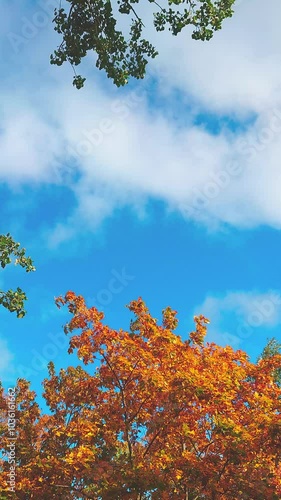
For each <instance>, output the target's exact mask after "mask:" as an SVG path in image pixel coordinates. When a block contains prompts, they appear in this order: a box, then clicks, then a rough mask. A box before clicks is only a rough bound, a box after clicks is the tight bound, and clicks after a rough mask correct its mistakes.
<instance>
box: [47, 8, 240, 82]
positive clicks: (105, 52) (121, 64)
mask: <svg viewBox="0 0 281 500" xmlns="http://www.w3.org/2000/svg"><path fill="white" fill-rule="evenodd" d="M66 1H67V2H68V4H69V8H68V9H67V8H66V9H65V8H63V7H62V6H61V4H60V7H59V8H58V9H55V17H54V20H53V22H54V24H55V28H54V29H55V31H56V32H57V33H58V34H59V35H62V42H61V44H60V45H59V47H58V48H57V49H56V50H55V51H54V54H52V55H51V64H56V65H57V66H61V65H62V64H63V63H64V62H66V61H68V62H69V63H70V64H71V65H72V67H73V70H74V75H75V76H74V79H73V85H74V86H75V87H76V88H78V89H79V88H81V87H83V85H84V82H85V78H83V77H82V76H81V75H77V74H76V71H75V66H78V65H79V64H80V63H81V60H82V59H83V58H84V57H85V56H86V55H87V53H88V52H89V51H93V52H94V53H95V54H96V56H97V60H96V67H97V68H98V69H104V70H105V72H106V74H107V76H108V78H111V79H112V80H113V82H114V84H115V85H117V86H118V87H119V86H122V85H125V84H126V83H128V79H129V78H130V77H134V78H137V79H140V78H144V76H145V73H146V65H147V63H148V58H155V57H156V56H157V55H158V52H157V50H156V48H155V47H154V46H153V45H152V44H151V43H150V42H149V41H148V40H146V39H145V38H143V28H145V26H144V24H143V21H142V19H141V17H140V16H139V15H138V13H137V10H136V7H135V6H136V5H137V6H138V4H139V3H140V0H117V6H114V5H113V3H112V2H111V1H110V0H66ZM234 1H235V0H216V1H211V0H196V1H194V0H168V1H167V0H166V2H163V4H164V5H163V6H162V5H160V4H159V3H158V2H156V1H155V0H149V3H151V4H154V5H155V6H156V8H157V10H156V12H154V13H153V25H154V28H155V30H156V31H164V30H165V29H167V28H168V30H169V31H171V32H172V34H173V35H178V34H179V33H180V32H181V31H182V29H183V28H185V27H186V26H189V25H190V26H192V27H193V31H192V35H191V36H192V38H193V39H195V40H203V41H205V40H210V39H211V38H212V36H213V34H214V32H215V31H217V30H219V29H221V26H222V22H223V21H224V19H226V18H229V17H231V16H232V14H233V10H232V6H233V4H234ZM165 3H167V5H165ZM119 14H120V15H121V16H122V15H124V14H125V15H127V16H128V15H130V16H132V17H131V18H130V21H129V22H130V25H129V35H128V37H125V35H124V33H123V32H122V31H121V30H119V29H117V23H118V19H119V18H120V17H121V16H119Z"/></svg>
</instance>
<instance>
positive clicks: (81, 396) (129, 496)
mask: <svg viewBox="0 0 281 500" xmlns="http://www.w3.org/2000/svg"><path fill="white" fill-rule="evenodd" d="M57 305H58V306H59V307H60V306H62V305H67V307H68V308H69V311H70V313H71V314H72V318H71V321H70V322H69V323H68V324H67V325H66V327H65V332H66V333H67V334H69V335H71V338H70V346H69V352H73V350H74V349H76V350H77V354H78V357H79V359H80V360H83V363H84V364H85V365H90V364H91V368H90V367H89V368H88V370H87V371H86V369H84V368H82V367H80V366H78V367H77V368H73V367H69V368H68V369H66V370H60V372H59V373H58V374H57V373H56V372H55V368H54V365H53V364H52V363H50V365H49V378H47V379H46V380H45V381H44V391H45V392H44V397H45V399H46V402H47V404H48V406H49V408H50V414H49V415H48V414H46V415H42V414H41V413H40V411H39V408H38V405H37V404H36V402H35V399H34V398H35V395H34V393H32V392H31V391H30V390H29V387H28V384H27V382H25V381H23V380H20V381H18V385H17V389H16V392H17V460H18V463H17V491H16V493H15V494H13V493H7V497H6V498H11V499H13V498H18V499H22V500H27V499H38V500H39V499H40V500H44V499H46V500H49V499H66V500H67V499H83V498H89V499H95V500H145V499H149V500H157V499H159V500H160V499H161V500H165V499H167V500H168V499H169V500H170V499H180V500H205V499H210V500H231V499H232V500H239V499H240V500H267V499H268V500H273V499H276V500H277V499H279V498H280V497H281V461H280V456H281V436H280V426H281V417H280V409H281V397H280V396H281V390H280V388H278V386H277V384H276V383H274V378H273V370H274V369H275V368H276V367H278V366H280V361H281V360H280V356H275V357H274V358H271V359H270V361H268V360H261V361H260V362H259V363H257V364H252V363H250V362H249V360H248V357H247V355H246V354H245V353H244V352H242V351H234V350H233V349H232V348H231V347H220V346H218V345H216V344H213V343H211V344H204V337H205V334H206V326H205V325H206V324H207V323H208V320H207V319H206V318H204V317H203V316H199V317H196V318H195V323H196V330H195V331H194V332H192V333H191V334H190V338H189V340H187V341H183V340H182V339H181V338H180V337H179V336H178V335H176V334H175V333H174V329H175V328H176V327H177V319H176V312H175V311H173V310H172V309H171V308H167V309H165V310H164V311H163V321H162V324H161V325H158V324H157V321H156V320H155V319H154V318H153V317H152V316H151V315H150V313H149V311H148V309H147V307H146V306H145V304H144V302H143V301H142V300H141V299H138V300H137V301H133V302H131V303H130V305H129V306H128V307H129V309H130V311H131V312H133V313H134V315H135V320H134V321H133V322H132V323H131V329H130V331H128V332H127V331H123V330H119V331H116V330H112V329H111V328H109V327H108V326H106V325H104V324H103V322H102V320H103V314H102V313H100V312H99V311H97V309H96V308H94V307H92V308H87V307H86V305H85V302H84V299H83V298H82V297H81V296H76V295H75V294H74V293H73V292H68V293H67V294H66V296H65V297H64V298H62V297H60V298H59V299H57ZM76 330H78V333H77V332H76V334H75V335H73V333H74V331H76ZM5 398H6V395H5V394H4V393H2V396H1V408H2V409H3V410H4V408H5V403H6V401H5ZM4 413H5V412H3V415H4ZM1 422H2V423H1V435H0V436H1V437H0V440H1V448H2V450H7V443H8V441H7V432H6V430H5V429H6V427H5V418H2V421H1ZM7 473H8V464H7V460H5V458H4V459H2V461H1V463H0V488H2V490H5V489H7V484H8V483H7Z"/></svg>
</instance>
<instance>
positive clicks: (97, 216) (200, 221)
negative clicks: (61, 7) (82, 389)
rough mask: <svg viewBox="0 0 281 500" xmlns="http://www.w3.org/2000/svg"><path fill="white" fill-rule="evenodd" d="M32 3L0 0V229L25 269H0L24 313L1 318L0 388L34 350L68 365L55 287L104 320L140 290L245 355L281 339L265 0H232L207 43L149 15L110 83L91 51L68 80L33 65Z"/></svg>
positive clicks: (271, 49)
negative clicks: (150, 52) (143, 60)
mask: <svg viewBox="0 0 281 500" xmlns="http://www.w3.org/2000/svg"><path fill="white" fill-rule="evenodd" d="M47 4H48V5H49V6H52V5H55V4H56V0H50V1H49V3H47ZM42 5H43V2H41V3H40V2H35V1H31V0H30V1H27V0H25V1H22V2H20V3H19V2H18V1H17V2H16V1H11V0H9V1H5V0H4V1H2V2H1V6H0V38H1V44H0V54H1V60H2V63H3V69H2V76H1V82H0V99H1V103H0V104H1V105H0V150H1V156H0V183H1V184H0V196H1V220H0V232H1V234H2V233H7V232H10V233H11V234H12V235H13V236H14V238H15V239H16V240H17V241H20V242H21V243H22V245H24V246H25V247H26V248H27V251H28V254H30V255H32V257H33V258H34V261H35V264H36V268H37V271H36V273H33V274H32V275H26V274H24V273H23V272H21V270H20V269H17V268H14V267H10V268H7V269H5V270H4V271H2V272H1V275H0V285H1V286H0V288H1V289H4V290H5V289H7V288H11V287H14V286H21V287H22V288H23V289H24V290H25V291H26V293H27V295H28V297H29V300H28V303H27V309H28V315H27V316H26V317H25V318H24V319H23V320H17V319H16V317H15V316H13V315H11V314H10V313H9V312H6V311H2V312H1V315H0V347H1V351H2V358H1V360H0V377H1V379H2V380H3V383H4V385H5V386H11V385H13V383H14V382H15V380H16V378H17V377H18V376H26V378H28V379H30V380H31V382H32V387H33V388H34V389H36V390H37V391H38V392H40V390H41V389H40V382H41V380H42V379H43V378H44V377H45V376H46V363H47V361H49V360H50V359H52V360H53V361H54V362H55V365H56V366H57V368H59V367H62V366H66V365H68V364H72V363H76V358H75V356H69V355H67V353H66V350H67V346H66V340H65V337H64V336H63V334H62V325H63V324H64V323H65V321H66V319H67V314H66V312H65V311H62V310H61V311H58V310H57V309H56V307H55V305H54V297H55V296H58V295H60V294H64V293H65V292H66V291H67V290H70V289H71V290H74V291H75V292H77V293H80V294H82V295H83V296H84V297H85V298H86V299H87V301H88V304H89V305H91V304H96V305H98V306H99V307H100V308H101V309H102V310H104V312H105V314H106V321H107V322H108V323H109V324H110V325H111V326H113V327H115V328H119V327H123V328H126V327H127V326H128V325H129V321H130V315H129V312H128V310H127V309H126V308H125V305H126V304H127V303H128V302H129V301H130V300H133V299H136V298H137V297H138V296H142V297H143V298H144V300H145V301H146V302H147V304H148V306H149V308H150V309H151V312H152V313H153V315H154V316H155V317H158V318H160V317H161V311H162V309H163V308H164V307H166V306H167V305H170V306H171V307H173V308H174V309H176V310H177V311H178V314H179V318H180V326H179V333H181V334H182V335H183V337H185V338H186V337H187V335H188V332H189V331H191V329H192V328H193V316H194V314H205V315H206V316H208V317H209V319H210V320H211V324H210V328H209V333H208V340H209V341H215V342H217V343H219V344H231V345H233V347H235V348H241V349H244V350H246V351H247V353H248V354H249V356H250V357H251V359H252V360H253V361H254V360H256V358H257V356H258V355H259V354H260V352H261V350H262V348H263V346H264V345H265V343H266V340H267V338H268V337H272V336H275V337H276V338H277V339H279V340H281V333H280V329H281V287H280V276H281V272H280V271H281V259H280V247H281V233H280V227H281V197H280V190H281V169H280V154H281V97H280V83H281V64H280V63H281V61H280V59H281V57H280V42H281V33H280V26H279V19H280V13H281V12H280V11H281V7H280V3H279V2H278V1H277V0H270V8H269V7H268V8H267V9H266V11H265V9H264V4H263V2H261V1H260V0H257V1H256V2H255V7H254V6H253V2H252V1H251V0H244V1H242V2H239V4H237V7H236V13H235V15H234V17H233V19H231V20H229V21H227V22H226V23H225V25H224V27H223V30H222V31H221V32H219V33H217V34H216V36H215V38H214V39H213V40H212V41H211V42H209V43H200V42H195V41H192V40H191V39H190V36H189V35H190V33H188V32H186V33H185V34H184V35H182V36H179V37H177V38H175V37H171V36H170V35H169V34H159V35H158V36H156V37H155V35H154V34H153V32H152V31H151V30H150V27H149V23H148V28H147V29H148V31H151V33H150V36H151V37H152V38H153V39H154V40H155V43H156V45H157V47H158V49H159V53H160V55H159V57H158V58H157V59H156V60H155V61H153V63H152V64H151V65H150V69H149V73H148V76H147V79H146V80H145V81H143V82H130V84H129V85H128V86H127V87H126V88H124V89H116V88H114V86H113V84H112V83H111V82H109V81H108V80H107V79H106V77H105V75H103V74H102V73H99V72H97V70H95V68H94V65H93V58H91V57H89V59H88V61H87V62H86V63H84V64H83V71H84V73H85V74H86V75H87V77H88V79H87V82H86V87H85V88H84V89H82V90H81V91H77V90H76V89H74V88H72V84H71V82H72V72H71V68H69V67H67V66H66V67H61V68H57V67H52V66H50V65H49V54H50V53H51V52H52V50H53V49H54V48H55V47H56V44H57V42H58V40H57V38H56V35H55V34H54V33H53V31H52V26H51V22H50V20H51V16H50V15H49V13H47V14H44V10H43V8H42ZM45 5H46V3H45ZM48 12H50V11H48ZM143 15H144V16H146V15H147V13H146V12H144V13H143ZM39 24H40V27H39ZM112 280H115V281H114V287H113V286H112V283H113V281H112Z"/></svg>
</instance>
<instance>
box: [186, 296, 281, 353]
mask: <svg viewBox="0 0 281 500" xmlns="http://www.w3.org/2000/svg"><path fill="white" fill-rule="evenodd" d="M199 313H200V314H203V315H204V316H206V317H207V318H209V319H210V320H211V324H210V327H209V329H208V337H207V340H209V341H212V342H216V343H218V344H220V343H222V344H230V345H232V346H233V347H235V348H237V347H239V346H241V344H242V342H243V341H244V340H246V339H248V338H250V337H252V336H255V335H257V334H261V335H263V336H264V337H266V334H265V333H264V332H265V331H269V330H270V329H273V328H275V327H276V326H278V325H280V324H281V295H280V292H278V291H276V290H271V291H267V292H256V291H229V292H227V293H226V294H223V295H208V296H207V297H206V298H205V300H204V302H203V303H202V304H200V305H198V306H197V307H196V310H195V314H199Z"/></svg>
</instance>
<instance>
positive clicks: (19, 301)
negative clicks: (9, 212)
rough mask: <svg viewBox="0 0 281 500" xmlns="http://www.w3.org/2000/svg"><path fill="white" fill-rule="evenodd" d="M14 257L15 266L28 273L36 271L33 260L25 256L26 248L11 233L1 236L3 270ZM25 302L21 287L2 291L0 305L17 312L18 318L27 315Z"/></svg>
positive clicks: (0, 262)
mask: <svg viewBox="0 0 281 500" xmlns="http://www.w3.org/2000/svg"><path fill="white" fill-rule="evenodd" d="M12 257H15V264H18V265H20V266H21V267H23V268H24V269H25V270H26V272H27V273H29V272H31V271H35V267H34V265H33V262H32V260H31V258H30V257H26V255H25V248H21V247H20V243H16V242H15V241H14V240H13V238H12V236H11V235H10V234H9V233H8V234H7V235H0V265H1V267H2V268H3V269H4V268H5V267H6V266H7V265H8V264H10V263H11V262H12ZM25 300H27V297H26V295H25V293H24V292H23V291H22V290H21V288H19V287H18V288H17V289H16V290H15V291H14V290H8V291H7V292H3V291H0V305H2V306H3V307H5V308H6V309H8V310H9V311H10V312H16V314H17V317H18V318H23V316H25V314H26V311H25V309H24V302H25Z"/></svg>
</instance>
